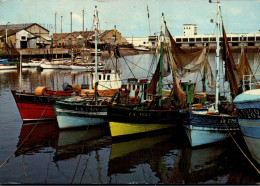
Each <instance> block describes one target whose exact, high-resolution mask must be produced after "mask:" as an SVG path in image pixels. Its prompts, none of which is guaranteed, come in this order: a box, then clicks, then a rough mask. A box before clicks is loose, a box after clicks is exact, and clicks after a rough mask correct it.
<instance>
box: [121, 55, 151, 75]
mask: <svg viewBox="0 0 260 186" xmlns="http://www.w3.org/2000/svg"><path fill="white" fill-rule="evenodd" d="M123 58H124V57H123ZM124 59H125V60H126V61H128V62H130V63H132V64H133V65H136V64H135V63H133V62H132V61H130V60H128V59H126V58H124ZM136 66H137V67H139V68H140V69H142V70H144V71H146V72H148V70H146V69H145V68H143V67H140V66H138V65H136Z"/></svg>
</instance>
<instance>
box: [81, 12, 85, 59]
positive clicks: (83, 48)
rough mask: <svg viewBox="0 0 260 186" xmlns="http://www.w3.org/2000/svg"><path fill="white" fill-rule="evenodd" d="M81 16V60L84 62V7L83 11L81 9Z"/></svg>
mask: <svg viewBox="0 0 260 186" xmlns="http://www.w3.org/2000/svg"><path fill="white" fill-rule="evenodd" d="M82 17H83V21H82V34H83V35H82V36H83V38H82V40H83V42H82V62H83V63H84V57H85V56H84V42H85V39H84V38H85V34H84V9H83V11H82Z"/></svg>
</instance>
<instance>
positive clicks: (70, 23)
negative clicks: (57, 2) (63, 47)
mask: <svg viewBox="0 0 260 186" xmlns="http://www.w3.org/2000/svg"><path fill="white" fill-rule="evenodd" d="M70 50H71V61H72V59H73V52H72V12H70Z"/></svg>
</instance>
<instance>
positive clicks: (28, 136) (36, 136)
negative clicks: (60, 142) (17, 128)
mask: <svg viewBox="0 0 260 186" xmlns="http://www.w3.org/2000/svg"><path fill="white" fill-rule="evenodd" d="M57 139H58V125H57V122H56V121H49V122H41V123H38V124H37V123H34V124H23V125H22V129H21V132H20V136H19V141H18V144H17V148H19V149H18V151H17V152H16V154H15V155H16V156H19V155H21V154H33V153H39V151H40V150H41V149H43V148H45V147H53V148H54V147H55V146H56V144H57Z"/></svg>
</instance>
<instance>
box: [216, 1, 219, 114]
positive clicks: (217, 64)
mask: <svg viewBox="0 0 260 186" xmlns="http://www.w3.org/2000/svg"><path fill="white" fill-rule="evenodd" d="M217 6H218V10H217V49H216V95H215V96H216V97H215V112H216V113H219V110H218V102H219V81H220V75H219V67H220V63H219V31H220V24H219V17H220V0H217Z"/></svg>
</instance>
